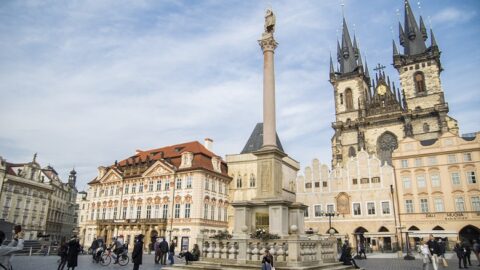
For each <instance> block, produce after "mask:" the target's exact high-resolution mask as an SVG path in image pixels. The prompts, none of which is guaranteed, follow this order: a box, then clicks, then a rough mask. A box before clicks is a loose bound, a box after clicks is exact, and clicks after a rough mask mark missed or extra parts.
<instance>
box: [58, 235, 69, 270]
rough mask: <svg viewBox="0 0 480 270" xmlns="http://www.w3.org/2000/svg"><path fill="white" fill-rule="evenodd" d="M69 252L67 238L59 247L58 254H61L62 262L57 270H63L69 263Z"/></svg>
mask: <svg viewBox="0 0 480 270" xmlns="http://www.w3.org/2000/svg"><path fill="white" fill-rule="evenodd" d="M67 252H68V245H67V243H66V242H65V240H63V241H62V243H61V244H60V247H59V248H58V256H60V264H59V265H58V268H57V270H63V268H65V265H66V264H67Z"/></svg>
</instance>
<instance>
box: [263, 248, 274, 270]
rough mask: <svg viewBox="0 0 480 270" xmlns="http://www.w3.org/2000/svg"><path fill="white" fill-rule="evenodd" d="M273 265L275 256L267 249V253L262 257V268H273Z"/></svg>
mask: <svg viewBox="0 0 480 270" xmlns="http://www.w3.org/2000/svg"><path fill="white" fill-rule="evenodd" d="M272 267H273V256H272V254H270V251H268V249H266V250H265V254H264V255H263V258H262V270H271V269H272Z"/></svg>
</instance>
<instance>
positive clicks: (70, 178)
mask: <svg viewBox="0 0 480 270" xmlns="http://www.w3.org/2000/svg"><path fill="white" fill-rule="evenodd" d="M76 182H77V172H76V171H75V169H72V170H71V171H70V175H69V176H68V184H69V185H70V186H71V187H75V184H76Z"/></svg>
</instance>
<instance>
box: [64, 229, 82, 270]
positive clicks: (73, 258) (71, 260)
mask: <svg viewBox="0 0 480 270" xmlns="http://www.w3.org/2000/svg"><path fill="white" fill-rule="evenodd" d="M80 250H81V247H80V243H79V242H78V238H77V236H76V235H74V236H72V238H71V239H70V241H68V251H67V270H75V267H77V266H78V253H80Z"/></svg>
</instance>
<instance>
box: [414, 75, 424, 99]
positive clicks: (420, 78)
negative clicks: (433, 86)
mask: <svg viewBox="0 0 480 270" xmlns="http://www.w3.org/2000/svg"><path fill="white" fill-rule="evenodd" d="M413 81H414V83H415V91H416V92H417V94H420V93H425V92H426V91H427V88H426V86H425V75H423V72H421V71H418V72H415V74H413Z"/></svg>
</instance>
